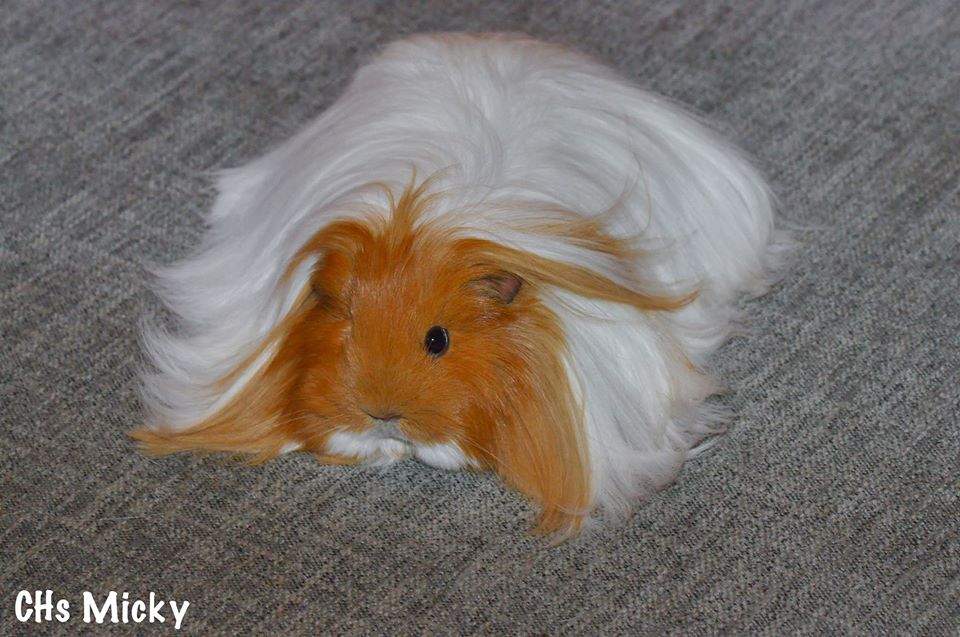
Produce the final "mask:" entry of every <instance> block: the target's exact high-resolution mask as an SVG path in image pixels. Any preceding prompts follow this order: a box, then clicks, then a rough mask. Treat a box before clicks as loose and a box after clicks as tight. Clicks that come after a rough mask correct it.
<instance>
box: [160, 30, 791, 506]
mask: <svg viewBox="0 0 960 637" xmlns="http://www.w3.org/2000/svg"><path fill="white" fill-rule="evenodd" d="M413 168H415V169H416V172H417V175H419V176H420V177H425V176H428V175H432V174H435V173H437V172H438V171H441V172H440V177H439V178H438V179H437V181H436V183H435V186H434V191H442V193H443V196H442V198H441V200H440V203H439V204H438V205H437V206H435V207H434V208H433V209H432V212H431V213H430V214H431V217H430V219H429V220H430V221H434V222H439V223H444V224H447V225H449V226H451V227H454V228H458V229H459V231H460V232H462V233H464V234H470V235H474V236H480V237H485V238H490V239H493V240H495V241H498V242H502V243H504V244H507V245H510V246H514V247H519V248H522V249H525V250H529V251H531V252H534V253H537V254H540V255H543V256H547V257H550V258H553V259H559V260H563V261H566V262H570V263H576V264H580V265H583V266H586V267H589V268H591V269H593V270H595V271H597V272H599V273H601V274H603V275H605V276H608V277H611V278H613V279H614V280H617V281H618V282H621V283H622V284H624V285H628V286H630V287H633V288H635V289H638V290H641V289H643V290H647V291H686V290H689V289H690V287H691V286H693V285H699V286H700V289H701V295H700V296H699V298H698V299H697V300H696V301H695V302H694V303H692V304H691V305H689V306H688V307H686V308H684V309H683V310H682V311H680V312H677V313H675V314H672V315H667V314H646V313H639V312H636V311H634V310H632V309H629V308H626V307H623V306H619V305H616V304H611V303H603V302H597V301H591V300H587V299H582V298H576V297H573V296H572V295H570V294H568V293H565V292H561V291H559V290H557V291H554V293H552V294H549V295H548V298H547V302H548V303H549V304H550V306H551V307H552V308H553V309H554V311H555V312H556V313H557V314H558V315H559V317H560V318H561V320H562V322H563V325H564V328H565V332H566V337H567V340H568V346H569V355H568V360H567V366H568V369H569V373H570V377H571V381H572V384H573V385H574V386H575V388H576V391H577V394H578V397H579V399H580V400H581V401H582V403H583V405H584V407H585V412H586V426H587V431H586V436H587V441H588V445H589V456H590V464H591V471H592V485H593V494H594V502H595V504H597V505H599V506H600V507H601V508H602V509H604V510H607V511H610V512H614V513H616V512H619V511H622V510H624V509H626V508H627V507H628V506H629V505H630V504H631V503H632V502H634V501H636V500H637V498H639V497H643V496H645V495H647V494H649V493H650V492H651V491H652V490H653V489H656V488H657V487H659V486H661V485H662V484H664V483H665V482H667V481H669V480H670V479H671V478H672V477H673V476H675V474H676V472H677V471H678V469H679V467H680V466H681V464H682V462H683V460H684V458H685V457H686V456H687V455H688V451H689V450H690V448H691V446H692V445H694V444H695V443H696V442H697V440H699V439H700V438H702V436H703V435H704V434H706V433H709V432H712V431H715V430H717V429H718V428H719V425H720V423H721V421H722V414H721V413H720V412H718V411H717V410H716V409H713V408H711V407H709V406H705V405H704V402H703V401H704V398H706V397H707V396H708V395H710V394H711V393H713V392H714V391H715V387H714V384H713V382H712V381H711V380H709V379H706V378H705V377H703V376H699V375H697V374H694V373H692V372H691V371H690V369H689V367H688V365H687V364H686V362H685V361H690V362H692V363H693V364H695V365H702V364H703V363H704V362H705V361H706V358H707V356H708V355H709V354H710V353H711V352H712V351H713V350H715V349H716V347H717V346H718V345H719V344H720V343H721V342H723V340H724V339H725V338H726V337H727V335H728V333H729V329H730V325H731V321H732V319H733V318H734V311H733V304H734V301H735V300H736V298H737V297H738V296H739V295H742V294H759V293H761V292H763V291H764V290H765V289H767V287H768V286H769V284H770V283H771V280H772V272H773V271H774V270H775V269H776V266H777V265H778V263H779V259H780V256H781V255H782V253H783V252H784V251H785V250H786V248H787V239H786V236H785V235H783V234H782V233H781V232H779V231H776V230H774V223H773V212H772V209H771V203H770V194H769V192H768V190H767V187H766V186H765V184H764V182H763V180H762V179H761V178H760V177H759V175H758V174H757V173H756V172H755V171H754V169H753V168H751V166H750V165H749V164H748V163H747V162H746V161H745V160H744V159H743V158H742V156H741V154H740V153H739V152H738V151H737V150H736V149H735V148H733V147H732V146H730V145H729V144H727V143H725V142H723V141H722V140H721V139H720V138H719V137H718V136H717V135H716V134H714V133H713V132H712V131H711V130H710V129H709V128H707V127H706V126H704V125H703V124H702V123H700V122H698V121H697V120H696V119H694V118H693V117H691V116H690V115H688V114H686V113H685V112H684V111H683V110H682V109H681V108H679V107H678V106H676V105H674V104H672V103H670V102H668V101H667V100H665V99H663V98H661V97H657V96H654V95H651V94H650V93H647V92H644V91H642V90H640V89H638V88H636V87H635V86H633V85H632V84H631V83H629V82H627V81H625V80H624V79H622V78H621V77H619V76H617V75H616V74H615V73H613V72H612V71H610V70H608V69H607V68H605V67H604V66H602V65H600V64H598V63H596V62H594V61H592V60H590V59H588V58H586V57H584V56H581V55H579V54H576V53H573V52H570V51H568V50H565V49H561V48H559V47H555V46H553V45H548V44H544V43H540V42H536V41H534V40H530V39H527V38H523V37H516V36H483V37H472V36H465V35H437V36H419V37H414V38H411V39H408V40H405V41H401V42H397V43H395V44H392V45H390V46H389V47H387V49H386V50H385V51H384V52H383V53H382V54H381V55H380V56H379V57H378V58H376V59H375V60H374V61H373V62H372V63H370V64H369V65H367V66H365V67H363V68H361V69H360V70H359V71H358V73H357V75H356V78H355V79H354V81H353V83H352V84H351V85H350V87H349V88H348V89H347V91H346V92H345V94H344V95H343V96H342V97H341V98H340V99H339V100H338V101H337V102H336V103H335V104H334V105H333V106H331V107H330V108H329V109H328V110H327V111H326V112H325V113H323V114H322V115H321V116H320V117H319V118H317V119H316V120H315V121H314V122H313V123H311V124H309V125H308V126H307V127H306V128H305V129H304V130H302V131H301V132H300V133H298V134H297V135H295V136H294V137H293V138H292V139H290V140H289V141H287V142H285V143H284V144H282V145H281V146H279V147H277V148H276V149H274V150H273V151H271V152H270V153H268V154H266V155H264V156H263V157H261V158H259V159H257V160H254V161H253V162H251V163H249V164H247V165H246V166H243V167H241V168H237V169H233V170H229V171H226V172H225V173H223V174H222V175H221V176H220V178H219V182H218V186H219V189H220V196H219V198H218V199H217V201H216V204H215V205H214V208H213V211H212V213H211V215H210V226H211V227H210V231H209V233H208V234H207V236H206V238H205V240H204V242H203V245H202V246H201V248H200V250H199V252H198V253H197V254H196V255H195V256H193V257H191V258H189V259H186V260H184V261H182V262H180V263H178V264H176V265H174V266H171V267H168V268H164V269H161V270H160V271H159V272H158V273H157V276H158V289H159V292H160V294H161V296H162V298H164V299H165V301H166V302H167V304H168V305H169V306H170V308H171V309H172V310H173V311H174V312H175V313H176V314H177V315H179V317H180V318H181V322H182V325H181V329H180V330H179V331H178V332H176V333H170V332H168V331H164V330H162V329H159V328H156V327H150V328H148V329H147V330H146V332H145V336H144V338H145V343H146V349H147V353H148V355H149V358H150V360H151V362H152V363H153V365H154V368H155V369H154V370H153V371H152V372H150V373H148V374H146V375H145V378H144V392H143V394H144V399H145V402H146V404H147V406H148V408H149V410H150V413H151V414H152V415H153V422H154V423H155V424H156V425H158V426H173V427H186V426H189V425H190V424H192V423H194V422H196V421H197V420H198V419H200V418H202V417H203V416H204V415H207V414H210V413H212V412H213V411H215V410H216V409H217V407H218V406H219V405H221V404H222V402H223V401H224V400H225V399H226V398H227V397H228V396H229V395H231V394H232V392H235V391H236V389H237V388H238V387H239V386H242V383H243V382H245V379H244V378H241V379H240V380H239V381H238V382H237V384H236V385H235V387H234V388H232V389H230V390H228V391H227V392H226V393H224V392H220V391H216V390H213V389H211V385H212V383H213V381H215V380H216V379H218V378H219V377H221V376H222V375H224V374H225V373H226V372H227V371H229V370H230V369H231V368H232V367H233V366H234V365H236V364H237V362H238V361H240V360H242V359H243V357H244V356H245V355H246V354H247V353H248V352H249V351H250V350H251V348H253V347H255V346H256V344H257V342H258V341H259V340H260V339H262V337H263V336H264V334H266V333H267V331H268V330H269V329H270V328H271V327H272V326H273V325H275V323H276V322H277V321H278V320H279V318H280V317H282V316H283V314H284V312H285V311H286V310H287V309H288V308H289V306H290V304H291V302H292V300H293V298H294V297H295V296H296V294H297V292H298V291H299V289H300V288H301V287H302V286H303V284H304V282H305V281H306V277H307V273H308V268H309V264H305V265H304V267H303V268H302V269H301V270H300V271H299V272H298V273H297V275H296V276H295V277H294V278H293V281H292V284H291V285H290V286H289V287H288V288H285V289H278V278H279V276H280V273H281V271H282V270H283V268H284V266H285V265H286V263H287V262H288V261H289V259H290V257H291V256H292V255H293V254H294V252H295V251H296V250H297V249H298V248H299V247H300V246H301V245H302V244H303V242H304V241H305V240H306V239H307V238H309V237H310V236H311V235H312V234H313V233H314V232H315V231H316V230H317V229H319V228H320V227H322V226H324V225H326V224H328V223H330V222H331V220H333V219H335V218H339V217H345V216H356V215H359V214H367V213H369V210H380V211H383V210H385V209H386V206H385V205H384V204H385V199H384V195H383V193H382V192H381V191H379V190H378V189H376V188H374V187H372V186H371V185H370V184H371V183H372V182H381V183H386V184H389V185H390V186H392V187H393V188H394V189H395V190H396V191H397V192H399V191H401V190H402V189H403V187H404V185H405V184H406V183H407V182H408V181H409V179H410V177H411V171H412V169H413ZM557 208H563V209H565V210H569V211H574V212H576V213H577V214H580V215H584V216H594V215H600V214H604V213H606V214H605V216H604V217H603V223H604V225H605V228H606V230H607V231H608V232H611V233H613V234H616V235H618V236H627V235H636V234H639V235H640V236H641V237H642V238H643V242H644V245H645V247H646V248H647V249H648V251H647V253H646V256H645V257H644V258H643V259H642V260H641V261H638V262H637V263H630V264H624V263H621V262H619V261H616V260H615V259H612V258H610V257H608V256H605V255H601V254H597V253H594V252H591V251H589V250H586V249H584V248H583V247H581V246H579V245H577V244H574V243H571V242H569V241H564V240H562V239H559V238H556V237H545V236H543V235H538V234H536V233H534V232H531V231H529V230H526V229H524V228H523V227H522V226H523V225H524V224H528V223H529V222H531V221H538V220H543V219H544V218H546V217H549V216H551V215H556V214H557V213H556V212H555V210H556V209H557ZM264 360H265V357H264ZM394 442H397V441H394ZM330 444H331V447H330V451H331V452H334V453H356V454H357V455H364V456H366V455H377V454H380V455H386V456H390V455H391V453H392V451H397V449H394V447H392V446H391V447H390V449H387V448H386V447H384V445H387V444H392V443H384V442H382V441H372V440H369V439H367V438H363V437H359V438H357V437H345V434H344V433H343V432H339V433H337V434H334V436H333V437H331V443H330ZM400 444H403V443H400ZM406 451H408V452H409V450H406ZM457 452H459V453H460V455H461V456H462V452H460V451H459V449H457V450H456V451H454V450H453V449H452V448H444V449H434V450H432V451H423V450H418V451H416V452H414V453H415V455H416V457H418V458H419V459H421V460H423V461H425V462H430V463H431V464H437V465H438V466H446V467H448V468H451V467H453V466H459V465H462V464H463V459H462V458H460V457H458V456H457V455H456V454H457Z"/></svg>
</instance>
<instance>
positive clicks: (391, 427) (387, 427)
mask: <svg viewBox="0 0 960 637" xmlns="http://www.w3.org/2000/svg"><path fill="white" fill-rule="evenodd" d="M370 421H371V422H373V427H371V428H370V430H369V431H370V433H371V434H373V435H374V436H376V437H378V438H390V439H392V440H400V441H402V442H410V438H408V437H407V435H406V434H405V433H403V432H402V431H400V419H399V418H396V417H394V418H376V417H371V418H370Z"/></svg>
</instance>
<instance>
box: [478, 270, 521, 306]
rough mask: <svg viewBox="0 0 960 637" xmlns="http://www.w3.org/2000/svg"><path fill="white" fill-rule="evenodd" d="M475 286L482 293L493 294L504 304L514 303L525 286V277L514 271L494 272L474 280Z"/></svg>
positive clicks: (492, 295)
mask: <svg viewBox="0 0 960 637" xmlns="http://www.w3.org/2000/svg"><path fill="white" fill-rule="evenodd" d="M473 283H474V286H475V287H476V288H477V289H478V290H480V292H481V293H482V294H485V295H488V296H491V297H493V298H495V299H497V300H498V301H500V302H501V303H503V304H504V305H509V304H511V303H513V299H515V298H516V296H517V294H519V292H520V288H521V287H523V279H521V278H520V277H519V276H517V275H516V274H513V273H512V272H494V273H492V274H487V275H484V276H482V277H480V278H478V279H475V280H474V282H473Z"/></svg>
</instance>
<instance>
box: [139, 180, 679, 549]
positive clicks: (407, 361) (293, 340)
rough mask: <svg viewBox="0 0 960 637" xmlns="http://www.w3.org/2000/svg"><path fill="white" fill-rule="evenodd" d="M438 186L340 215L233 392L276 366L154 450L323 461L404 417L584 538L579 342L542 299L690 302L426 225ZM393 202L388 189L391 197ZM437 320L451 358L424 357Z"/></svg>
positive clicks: (617, 247)
mask: <svg viewBox="0 0 960 637" xmlns="http://www.w3.org/2000/svg"><path fill="white" fill-rule="evenodd" d="M429 183H430V182H429V180H428V181H426V182H423V183H422V184H421V185H420V186H419V187H417V188H413V187H410V188H407V189H406V190H405V191H404V192H403V193H402V195H401V196H400V197H399V198H398V199H395V198H394V197H393V196H392V195H390V207H391V215H390V216H389V218H388V219H382V218H375V217H371V218H369V219H366V220H348V221H339V222H335V223H333V224H331V225H329V226H328V227H326V228H325V229H323V230H321V231H320V232H318V233H317V234H316V235H315V236H314V237H312V238H311V239H310V240H309V241H308V242H307V243H306V244H305V245H304V247H303V248H302V249H301V250H300V251H299V252H298V253H297V255H296V256H295V258H294V259H293V261H292V262H291V263H290V265H289V267H288V269H287V276H285V277H284V284H286V281H287V280H288V278H289V275H290V274H291V273H292V272H293V271H294V270H295V269H296V268H297V267H299V266H300V265H302V264H303V263H304V262H305V261H306V260H307V259H310V258H314V257H315V258H316V259H317V262H316V265H315V266H314V269H313V272H312V275H311V282H310V286H309V289H307V290H305V291H304V293H303V294H301V297H300V298H299V300H298V302H297V303H295V305H294V309H293V310H292V311H291V312H290V313H289V315H288V316H287V318H285V319H284V320H283V321H282V322H281V323H280V324H279V325H278V326H277V327H276V328H275V329H274V330H273V331H272V332H271V334H270V335H269V336H268V337H267V338H266V339H265V340H264V342H263V343H262V344H261V345H260V346H259V347H258V348H257V350H256V351H255V352H253V353H251V354H250V355H249V356H248V357H247V358H246V359H245V360H244V362H243V363H242V364H241V365H239V366H238V367H237V369H236V370H234V371H233V372H231V373H230V374H228V375H227V376H226V377H225V378H224V379H222V380H221V387H220V388H221V389H223V388H224V387H227V386H229V385H230V384H232V383H234V382H236V380H237V379H238V378H239V376H240V375H241V374H242V373H243V372H244V371H246V370H247V369H249V367H250V366H251V365H252V364H253V363H254V362H255V361H256V360H257V359H258V358H259V357H261V356H262V355H264V353H265V352H266V351H267V349H268V348H273V353H272V355H271V357H270V359H269V362H268V363H267V364H266V365H264V366H263V367H262V368H261V369H260V370H259V371H258V372H257V373H256V374H255V375H254V376H253V378H252V379H251V380H250V381H249V382H247V383H246V384H245V386H244V388H243V389H242V390H241V391H240V392H238V393H237V395H236V396H235V397H234V398H233V399H232V400H230V401H229V402H228V403H227V404H226V405H225V406H224V407H223V408H222V409H221V410H219V411H218V412H217V413H215V414H214V415H212V416H211V417H210V418H208V419H206V420H204V421H203V422H201V423H198V424H197V425H195V426H194V427H191V428H188V429H186V430H179V431H177V430H170V429H160V430H147V429H138V430H136V431H135V432H134V433H133V434H132V435H133V437H134V438H136V439H137V440H138V441H140V443H141V444H142V445H143V447H144V448H145V450H147V451H148V452H151V453H160V454H162V453H171V452H175V451H183V450H211V451H231V452H239V453H244V454H251V455H252V456H254V457H255V458H256V459H266V458H269V457H271V456H274V455H276V454H278V453H280V451H281V450H282V449H283V447H284V446H285V445H287V444H289V443H297V444H298V445H299V446H300V447H301V448H303V449H304V450H307V451H310V452H312V453H314V454H316V456H317V457H318V458H319V459H320V460H322V461H324V462H334V463H337V462H352V461H355V460H356V459H354V458H348V457H342V456H336V455H331V454H329V453H328V452H327V449H326V444H327V439H328V437H329V435H330V434H331V432H333V431H334V430H336V429H345V430H351V431H357V432H359V431H363V430H365V429H367V428H369V427H370V426H371V420H370V418H369V416H368V414H378V413H389V414H397V415H399V417H400V420H399V422H400V425H399V426H400V428H401V430H402V431H403V432H404V433H405V434H406V435H407V436H408V437H409V438H410V439H411V440H413V441H416V442H422V443H432V442H448V441H453V442H456V443H458V444H459V445H460V447H461V448H462V449H463V450H464V452H465V453H466V454H467V455H468V456H470V457H471V458H473V459H474V460H476V462H477V463H478V464H479V465H480V466H481V467H483V468H486V469H491V470H494V471H496V472H497V473H499V474H500V475H501V476H502V477H503V478H504V479H505V480H506V481H507V482H508V483H510V484H511V485H513V486H514V487H515V488H517V489H518V490H520V491H521V492H523V493H525V494H526V495H528V496H530V497H531V498H532V499H533V500H535V501H536V502H538V503H539V504H540V506H541V507H542V514H541V517H540V522H539V528H540V530H542V531H546V532H555V531H560V532H572V531H576V529H577V528H579V525H580V522H581V520H582V519H583V517H584V516H585V515H586V514H587V513H588V510H589V505H590V501H589V500H590V484H589V466H588V460H587V455H586V453H587V450H586V443H585V441H584V439H583V437H584V428H583V414H582V411H581V408H580V406H579V405H577V404H576V401H575V399H574V397H573V394H572V391H571V388H570V387H569V384H568V380H567V373H566V370H565V367H564V357H565V342H564V337H563V333H562V330H561V327H560V325H559V322H558V320H557V318H556V316H554V315H553V313H552V312H551V311H550V310H549V309H548V308H547V307H546V306H545V305H544V304H543V303H542V302H541V300H540V298H539V293H540V291H541V290H542V289H543V288H544V287H547V286H558V287H561V288H564V289H567V290H569V291H571V292H574V293H576V294H579V295H582V296H585V297H591V298H597V299H603V300H607V301H616V302H620V303H626V304H629V305H632V306H634V307H636V308H638V309H641V310H671V309H675V308H677V307H680V306H681V305H683V304H684V303H687V302H689V301H690V300H691V299H692V296H690V295H688V296H685V297H681V298H670V297H665V296H657V295H647V294H643V293H640V292H637V291H634V290H631V289H628V288H626V287H624V286H622V285H618V284H617V283H615V282H613V281H610V280H609V279H607V278H604V277H602V276H600V275H598V274H596V273H594V272H591V271H589V270H587V269H585V268H582V267H579V266H574V265H569V264H565V263H560V262H556V261H551V260H549V259H545V258H542V257H538V256H535V255H532V254H529V253H526V252H522V251H519V250H515V249H512V248H507V247H504V246H501V245H498V244H495V243H492V242H490V241H485V240H482V239H475V238H465V237H459V236H457V235H456V234H455V233H454V232H452V231H450V230H446V229H443V228H439V227H435V226H431V225H430V224H429V223H421V218H422V213H423V212H424V211H425V210H427V209H428V207H429V206H430V205H431V204H432V198H431V197H430V196H429V195H427V193H426V190H427V187H428V185H429ZM388 193H389V191H388ZM543 231H545V232H553V233H569V235H570V236H577V237H580V239H579V240H580V241H581V242H582V243H583V244H584V245H588V246H590V247H591V249H596V250H599V251H605V252H607V253H609V254H613V255H622V254H624V253H625V251H627V250H629V249H630V248H629V246H628V245H627V243H626V242H624V241H623V240H619V239H614V238H611V237H608V236H606V235H604V234H603V233H602V231H601V230H600V227H599V226H598V225H596V224H591V223H590V222H589V221H581V220H577V219H573V218H571V219H570V220H569V222H567V221H559V222H553V223H551V224H545V225H544V226H543ZM434 325H441V326H444V327H445V328H446V329H447V330H448V331H449V334H450V339H451V344H450V350H449V351H448V352H447V353H446V354H445V355H443V356H440V357H439V358H432V357H430V356H428V355H427V354H426V352H425V351H424V348H423V339H424V334H425V333H426V332H427V330H428V329H429V328H430V327H431V326H434Z"/></svg>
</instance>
